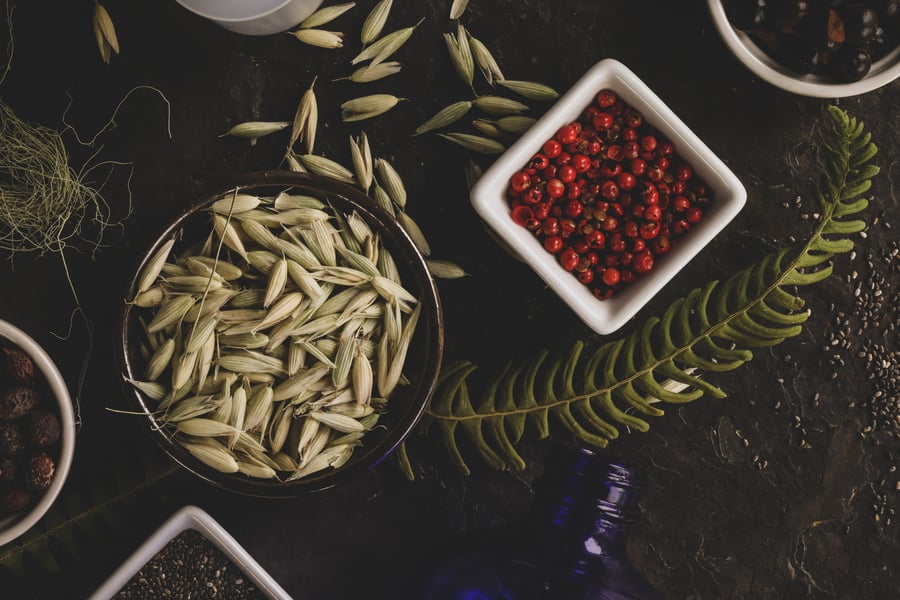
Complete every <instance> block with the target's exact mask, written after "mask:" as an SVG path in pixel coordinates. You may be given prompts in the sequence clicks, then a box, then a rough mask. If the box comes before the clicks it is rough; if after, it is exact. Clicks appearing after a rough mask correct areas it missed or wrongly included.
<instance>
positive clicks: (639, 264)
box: [632, 252, 653, 275]
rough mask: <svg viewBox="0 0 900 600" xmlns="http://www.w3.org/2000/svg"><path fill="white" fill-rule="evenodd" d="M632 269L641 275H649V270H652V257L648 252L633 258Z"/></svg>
mask: <svg viewBox="0 0 900 600" xmlns="http://www.w3.org/2000/svg"><path fill="white" fill-rule="evenodd" d="M632 267H633V268H634V270H635V272H636V273H638V274H640V275H643V274H644V273H649V272H650V269H652V268H653V255H652V254H650V253H649V252H641V253H640V254H637V255H636V256H635V257H634V261H632Z"/></svg>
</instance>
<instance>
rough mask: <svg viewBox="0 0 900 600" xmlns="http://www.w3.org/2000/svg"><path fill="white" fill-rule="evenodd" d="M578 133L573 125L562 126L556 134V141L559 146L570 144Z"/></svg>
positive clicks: (576, 137)
mask: <svg viewBox="0 0 900 600" xmlns="http://www.w3.org/2000/svg"><path fill="white" fill-rule="evenodd" d="M578 131H579V130H578V129H577V128H576V127H575V123H569V124H568V125H563V126H562V127H561V128H560V129H559V131H558V132H557V133H556V139H557V140H558V141H559V143H560V144H572V143H574V142H575V140H577V139H578Z"/></svg>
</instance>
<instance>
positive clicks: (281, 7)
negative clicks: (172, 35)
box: [175, 0, 323, 35]
mask: <svg viewBox="0 0 900 600" xmlns="http://www.w3.org/2000/svg"><path fill="white" fill-rule="evenodd" d="M175 1H176V2H178V4H180V5H181V6H183V7H185V8H186V9H188V10H189V11H191V12H193V13H195V14H198V15H200V16H201V17H206V18H207V19H209V20H210V21H212V22H214V23H217V24H219V25H221V26H222V27H224V28H225V29H229V30H231V31H235V32H237V33H244V34H247V35H269V34H272V33H280V32H282V31H286V30H288V29H290V28H291V27H294V26H295V25H297V24H299V23H300V22H301V21H303V19H305V18H306V17H308V16H309V15H311V14H312V13H313V12H315V10H316V9H317V8H319V6H321V4H322V1H323V0H175Z"/></svg>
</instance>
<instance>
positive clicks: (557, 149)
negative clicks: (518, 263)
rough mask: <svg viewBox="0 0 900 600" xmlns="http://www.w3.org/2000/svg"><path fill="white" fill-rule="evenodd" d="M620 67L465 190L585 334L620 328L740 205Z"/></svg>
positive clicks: (549, 116)
mask: <svg viewBox="0 0 900 600" xmlns="http://www.w3.org/2000/svg"><path fill="white" fill-rule="evenodd" d="M746 198H747V193H746V190H745V189H744V186H743V185H742V184H741V182H740V181H739V180H738V178H737V177H736V176H735V175H734V174H733V173H732V172H731V170H730V169H728V167H726V165H725V164H724V163H723V162H722V161H721V160H720V159H719V158H718V157H717V156H716V155H715V154H714V153H713V152H712V151H711V150H710V149H709V148H708V147H707V146H706V144H704V143H703V142H702V141H701V140H700V139H699V138H698V137H697V135H696V134H694V133H693V132H692V131H691V130H690V129H689V128H688V127H687V125H685V124H684V122H682V121H681V119H679V118H678V116H677V115H676V114H675V113H674V112H673V111H672V110H671V109H670V108H669V107H668V106H666V104H665V103H664V102H663V101H662V100H661V99H660V98H659V97H658V96H657V95H656V94H655V93H654V92H653V91H652V90H651V89H650V88H649V87H648V86H647V85H646V84H645V83H643V82H642V81H641V80H640V79H639V78H638V77H637V76H636V75H635V74H634V73H633V72H631V71H630V70H629V69H628V68H627V67H625V65H623V64H622V63H620V62H618V61H616V60H612V59H605V60H602V61H600V62H599V63H597V64H596V65H595V66H594V67H592V68H591V69H590V70H589V71H588V72H587V73H585V74H584V75H583V76H582V77H581V78H580V79H579V80H578V81H577V82H576V83H575V85H573V86H572V87H571V88H570V89H569V90H568V92H566V93H565V94H564V95H563V96H562V97H561V98H560V99H559V100H558V101H557V102H556V104H554V105H553V106H552V107H551V108H550V110H549V111H547V113H546V114H545V115H544V116H543V117H541V118H540V119H538V121H537V122H536V123H535V124H534V125H532V126H531V128H530V129H529V130H528V131H527V132H526V133H525V134H524V135H522V137H520V138H519V139H518V140H517V141H516V143H515V144H513V145H512V146H511V147H510V148H509V149H508V150H507V151H506V152H504V153H503V154H502V155H501V156H500V157H499V158H498V159H497V160H496V161H495V162H494V164H493V165H491V166H490V168H488V169H487V170H486V171H485V172H484V174H483V175H482V176H481V178H480V179H479V180H478V182H477V183H476V184H475V186H473V188H472V192H471V200H472V205H473V206H474V208H475V210H476V212H478V214H479V215H480V216H481V218H482V219H483V220H484V221H485V223H486V224H487V225H488V226H489V227H490V230H491V231H492V232H493V233H495V234H496V235H497V236H498V237H499V238H500V240H501V241H502V242H503V243H504V244H505V245H506V246H507V247H508V248H509V249H511V250H512V251H513V252H514V253H515V254H517V255H518V256H519V257H520V258H521V259H522V260H523V261H525V262H526V263H527V264H529V265H530V266H531V267H532V268H533V269H534V271H535V272H536V273H537V274H538V275H539V276H540V277H541V278H542V279H543V280H544V282H546V283H547V285H548V286H550V288H552V289H553V291H555V292H556V294H557V295H558V296H559V297H560V298H561V299H562V300H563V301H564V302H565V303H566V304H568V305H569V307H570V308H571V309H572V310H574V311H575V313H576V314H578V316H579V317H581V319H582V320H583V321H584V322H585V323H586V324H587V325H588V326H589V327H590V328H591V329H593V330H594V331H596V332H597V333H600V334H609V333H612V332H614V331H616V330H617V329H619V328H620V327H622V326H623V325H624V324H625V323H626V322H627V321H628V320H629V319H631V318H632V317H633V316H634V315H635V314H636V313H637V312H638V311H639V310H640V309H641V308H642V307H643V306H644V305H645V304H646V303H647V302H648V301H649V300H650V299H651V298H652V297H653V296H654V295H656V294H657V293H658V292H659V291H660V290H661V289H662V288H663V287H664V286H665V285H666V284H667V283H668V282H669V281H670V280H671V279H672V278H673V277H674V276H675V275H676V274H677V273H678V272H679V271H680V270H681V269H682V268H683V267H684V266H685V265H686V264H687V263H688V262H689V261H690V260H691V259H692V258H693V257H694V256H696V255H697V253H699V252H700V251H701V250H702V249H703V248H704V247H705V246H706V245H707V244H708V243H709V242H710V241H711V240H712V239H713V238H714V237H715V236H716V235H717V234H718V233H719V232H720V231H721V230H722V229H723V228H724V227H725V226H726V225H727V224H728V223H729V222H730V221H731V220H732V219H733V218H734V217H735V216H736V215H737V214H738V212H740V210H741V208H742V207H743V206H744V203H745V202H746Z"/></svg>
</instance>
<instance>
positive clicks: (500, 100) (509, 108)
mask: <svg viewBox="0 0 900 600" xmlns="http://www.w3.org/2000/svg"><path fill="white" fill-rule="evenodd" d="M473 103H474V104H475V107H476V108H478V109H479V110H482V111H484V112H486V113H488V114H489V115H494V116H505V115H513V114H518V113H521V112H524V111H526V110H528V106H527V105H525V104H522V103H521V102H519V101H518V100H513V99H512V98H504V97H503V96H491V95H486V96H478V97H477V98H475V100H473Z"/></svg>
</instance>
